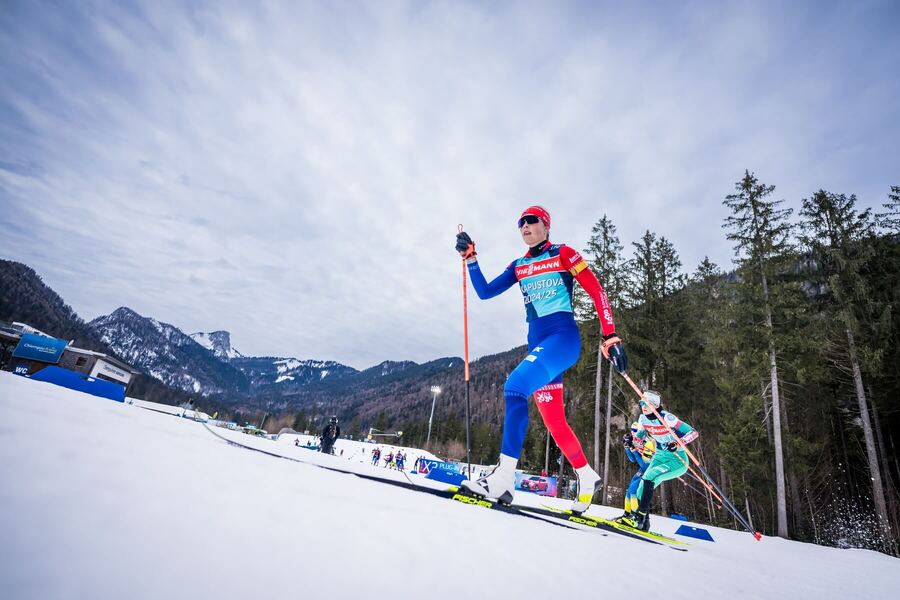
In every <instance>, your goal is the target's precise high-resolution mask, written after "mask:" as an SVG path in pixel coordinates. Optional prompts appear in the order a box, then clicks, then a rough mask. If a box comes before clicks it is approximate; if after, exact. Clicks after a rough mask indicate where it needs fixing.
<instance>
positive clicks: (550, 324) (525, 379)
mask: <svg viewBox="0 0 900 600" xmlns="http://www.w3.org/2000/svg"><path fill="white" fill-rule="evenodd" d="M580 354H581V336H580V335H579V333H578V326H577V325H576V324H575V319H573V318H572V315H571V313H556V314H553V315H548V316H547V317H541V318H539V319H536V320H535V321H532V322H531V323H530V324H529V329H528V356H526V357H525V359H524V360H523V361H522V362H520V363H519V365H518V366H517V367H516V368H515V369H514V370H513V372H512V373H510V374H509V377H508V378H507V379H506V385H505V386H504V387H503V398H504V401H505V402H506V418H505V420H504V423H503V444H502V446H501V449H500V452H501V453H503V454H505V455H506V456H511V457H513V458H519V456H520V455H521V453H522V445H523V444H524V443H525V432H526V431H528V397H529V396H531V395H532V394H534V393H535V392H536V391H538V390H539V389H541V388H542V387H544V386H546V385H548V384H558V385H557V386H551V387H553V388H555V389H554V390H553V392H552V393H550V392H547V394H548V395H547V401H546V402H545V403H542V402H541V401H540V400H539V403H538V407H539V408H540V409H541V416H542V417H543V418H544V422H545V423H546V424H547V427H548V429H549V430H550V433H551V434H552V435H553V439H554V440H556V443H557V444H558V445H559V446H560V448H561V449H562V451H563V453H564V454H565V455H566V458H568V459H569V461H570V462H571V463H572V464H573V466H575V467H576V468H579V467H581V466H582V464H579V463H582V461H583V462H584V463H586V461H584V458H583V453H582V452H581V444H579V443H578V440H577V438H575V435H574V434H573V433H572V430H571V428H569V426H568V423H566V421H565V411H564V408H563V405H562V374H563V371H565V370H566V369H568V368H569V367H571V366H572V365H574V364H575V363H576V362H577V361H578V356H579V355H580ZM551 396H552V397H553V398H552V400H551V399H550V398H551Z"/></svg>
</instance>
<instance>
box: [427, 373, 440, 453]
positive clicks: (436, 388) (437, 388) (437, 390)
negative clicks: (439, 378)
mask: <svg viewBox="0 0 900 600" xmlns="http://www.w3.org/2000/svg"><path fill="white" fill-rule="evenodd" d="M431 393H432V394H434V397H433V398H432V399H431V416H430V417H428V438H427V439H426V440H425V447H426V448H428V449H429V450H430V449H431V422H432V421H434V405H435V404H436V403H437V397H438V394H440V393H441V388H440V386H437V385H433V386H431Z"/></svg>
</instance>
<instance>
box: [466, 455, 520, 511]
mask: <svg viewBox="0 0 900 600" xmlns="http://www.w3.org/2000/svg"><path fill="white" fill-rule="evenodd" d="M518 462H519V461H518V460H517V459H515V458H513V457H511V456H505V455H503V454H501V455H500V462H499V463H498V464H497V465H496V466H495V467H494V468H493V469H491V470H490V471H489V472H488V473H487V475H485V476H484V477H479V478H478V479H476V480H474V481H472V480H471V479H467V480H465V481H463V482H462V484H461V486H460V487H462V488H463V489H464V490H466V491H468V492H471V493H473V494H475V495H476V496H483V497H485V498H491V499H494V500H497V501H498V502H502V503H503V504H512V501H513V490H514V489H515V487H516V464H518Z"/></svg>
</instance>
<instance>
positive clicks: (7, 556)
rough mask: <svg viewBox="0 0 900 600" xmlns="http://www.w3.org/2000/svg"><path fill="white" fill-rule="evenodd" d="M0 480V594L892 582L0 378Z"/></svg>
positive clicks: (856, 589)
mask: <svg viewBox="0 0 900 600" xmlns="http://www.w3.org/2000/svg"><path fill="white" fill-rule="evenodd" d="M232 435H239V434H234V433H232ZM243 437H244V438H246V439H250V440H252V441H253V442H254V443H258V444H269V445H270V446H265V447H276V448H278V449H279V450H280V451H284V452H297V453H303V454H299V456H303V457H310V456H312V457H313V458H314V459H315V460H317V461H322V462H323V463H324V464H330V465H334V466H341V467H343V466H348V465H352V467H353V468H354V469H369V471H368V472H370V473H387V471H386V470H385V469H381V468H376V467H367V466H366V465H365V464H362V463H358V462H356V461H353V462H349V461H347V460H344V459H342V458H340V457H332V456H324V455H321V454H315V453H312V452H311V451H309V450H303V449H301V448H296V449H295V448H292V447H291V445H290V444H288V443H283V442H274V441H269V440H264V439H254V438H250V437H249V436H243ZM395 475H396V476H399V475H400V474H395ZM0 481H2V484H0V532H2V537H0V540H2V541H0V548H2V555H0V590H2V591H3V593H2V595H3V597H4V598H16V599H28V598H85V599H87V598H91V599H104V598H110V599H121V598H129V599H131V598H191V599H196V598H217V599H220V598H221V599H225V598H259V597H291V598H305V597H313V596H319V595H322V596H323V597H328V598H333V599H339V598H361V597H391V598H425V597H427V598H448V599H449V598H454V599H456V598H460V597H462V598H467V599H468V598H492V599H496V598H522V597H523V596H524V597H533V598H543V597H562V598H573V599H580V598H596V599H601V598H622V597H626V596H632V595H636V594H637V595H652V596H653V597H659V598H667V599H676V598H691V599H694V600H696V599H698V598H703V599H714V598H731V597H735V598H800V597H803V598H806V597H811V598H816V599H817V600H819V599H826V598H842V599H843V598H864V597H881V598H885V597H891V596H893V595H894V594H895V593H896V589H897V587H898V584H900V560H897V559H894V558H890V557H888V556H885V555H882V554H878V553H875V552H870V551H863V550H837V549H833V548H824V547H818V546H814V545H810V544H800V543H796V542H788V541H785V540H781V539H777V538H765V539H764V540H763V541H762V542H756V541H754V540H753V539H752V538H751V537H750V536H749V535H748V534H743V533H738V532H733V531H728V530H722V529H712V533H713V536H714V537H715V538H716V540H717V541H716V543H714V544H712V543H708V542H700V541H696V542H693V543H692V545H691V547H690V551H689V552H675V551H673V550H671V549H669V548H665V547H661V546H652V545H650V544H646V543H643V542H640V541H633V540H629V539H626V538H620V537H618V536H602V535H600V534H599V533H597V532H583V531H572V530H567V529H563V528H561V527H555V526H551V525H548V524H546V523H543V522H540V521H535V520H531V519H524V518H521V517H516V516H509V515H506V514H502V513H497V512H494V511H488V510H484V509H479V508H473V507H468V506H464V505H461V504H457V503H454V502H451V501H448V500H443V499H439V498H434V497H431V496H428V495H425V494H418V493H415V492H410V491H407V490H403V489H399V488H395V487H392V486H387V485H384V484H380V483H377V482H371V481H366V480H362V479H360V478H357V477H354V476H353V475H345V474H340V473H334V472H330V471H327V470H325V469H320V468H317V467H315V466H311V465H303V464H298V463H296V462H291V461H286V460H280V459H277V458H272V457H269V456H265V455H263V454H260V453H256V452H252V451H249V450H244V449H241V448H236V447H234V446H231V445H229V444H226V443H225V442H223V441H221V440H219V439H217V438H215V437H213V436H212V435H211V434H210V433H209V432H207V431H206V430H205V429H204V427H203V425H202V424H200V423H197V422H194V421H190V420H187V419H180V418H177V417H173V416H169V415H165V414H161V413H158V412H154V411H148V410H143V409H141V408H139V407H136V406H131V405H126V404H119V403H115V402H111V401H108V400H103V399H99V398H95V397H92V396H88V395H85V394H81V393H78V392H73V391H70V390H66V389H63V388H59V387H56V386H53V385H52V384H47V383H40V382H34V381H31V380H29V379H26V378H22V377H18V376H14V375H11V374H9V373H5V372H0ZM528 499H529V500H531V501H537V500H536V497H534V496H529V498H528ZM605 510H606V511H607V514H614V513H615V512H616V511H615V510H614V509H612V508H608V509H605ZM653 524H654V529H657V530H659V531H660V532H662V533H671V532H672V531H673V530H674V527H675V524H674V523H673V522H670V521H668V520H667V519H662V518H655V519H654V521H653ZM644 567H646V568H644ZM663 590H665V591H663Z"/></svg>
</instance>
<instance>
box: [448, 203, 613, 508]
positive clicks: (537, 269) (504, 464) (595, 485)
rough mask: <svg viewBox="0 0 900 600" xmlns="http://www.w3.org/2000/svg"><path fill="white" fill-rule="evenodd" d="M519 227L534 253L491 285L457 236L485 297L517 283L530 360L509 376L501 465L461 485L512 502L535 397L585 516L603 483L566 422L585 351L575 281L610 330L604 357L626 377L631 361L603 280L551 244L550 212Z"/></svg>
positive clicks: (531, 213) (465, 238)
mask: <svg viewBox="0 0 900 600" xmlns="http://www.w3.org/2000/svg"><path fill="white" fill-rule="evenodd" d="M518 225H519V233H520V235H521V236H522V241H524V242H525V244H526V245H527V246H528V252H527V253H526V254H525V256H523V257H522V258H518V259H516V260H514V261H513V262H511V263H510V264H509V266H508V267H506V270H505V271H503V273H501V274H500V276H498V277H497V278H496V279H494V280H493V281H491V282H490V283H488V282H487V280H485V278H484V275H482V273H481V268H480V267H479V266H478V260H477V258H476V254H475V243H474V242H473V241H472V238H471V237H469V235H468V234H467V233H465V232H460V233H459V234H458V235H457V236H456V250H457V251H458V252H459V253H460V256H462V257H463V258H464V259H465V260H466V263H467V265H468V269H469V275H470V276H471V279H472V286H473V287H474V288H475V292H476V293H477V294H478V297H479V298H481V299H482V300H487V299H488V298H493V297H494V296H497V295H499V294H501V293H503V292H504V291H506V290H507V289H509V288H510V287H512V285H513V284H515V283H517V282H518V284H519V288H520V289H521V290H522V296H523V297H524V300H525V313H526V320H527V321H528V355H527V356H526V357H525V359H524V360H523V361H522V362H521V363H519V365H518V366H517V367H516V368H515V369H514V370H513V372H512V373H510V374H509V377H508V378H507V380H506V385H505V386H504V388H503V398H504V401H505V403H506V416H505V420H504V423H503V443H502V446H501V449H500V459H499V461H498V464H497V466H495V467H494V468H493V469H492V470H491V471H490V472H489V473H487V474H486V475H485V476H484V477H480V478H478V479H476V480H474V481H471V480H468V481H464V482H463V484H462V485H463V487H464V488H466V489H468V490H469V491H470V492H473V493H475V494H478V495H481V496H485V497H487V498H495V499H497V500H500V501H503V502H511V501H512V498H513V488H514V486H515V474H516V465H517V464H518V461H519V456H520V454H521V452H522V445H523V443H524V442H525V432H526V431H527V429H528V397H529V396H531V395H532V394H533V395H534V400H535V402H536V403H537V406H538V409H539V410H540V413H541V417H542V418H543V420H544V423H545V424H546V425H547V429H548V430H549V431H550V434H551V435H552V436H553V439H554V441H556V444H557V446H559V448H560V450H562V452H563V454H564V455H565V457H566V459H567V460H568V461H569V462H570V463H571V464H572V467H573V468H574V469H575V473H576V474H577V476H578V491H577V498H576V499H575V502H574V504H573V506H572V510H574V511H576V512H582V511H584V510H586V509H587V508H588V506H589V505H590V503H591V500H592V499H593V497H594V494H595V493H596V491H597V490H598V489H599V488H600V484H601V480H600V476H599V475H598V474H597V473H596V472H595V471H594V470H593V469H592V468H591V467H590V465H588V462H587V458H586V457H585V455H584V451H583V450H582V448H581V443H580V442H579V441H578V438H577V437H576V436H575V433H574V432H573V431H572V428H571V427H570V426H569V423H568V422H567V421H566V413H565V407H564V406H563V383H562V374H563V372H564V371H565V370H566V369H568V368H569V367H571V366H572V365H574V364H575V363H576V361H577V360H578V356H579V354H580V353H581V338H580V335H579V332H578V325H577V324H576V323H575V316H574V314H573V310H572V291H573V282H574V281H578V283H579V284H580V285H581V287H583V288H584V290H585V291H586V292H587V293H588V294H589V295H590V296H591V298H592V299H593V301H594V306H595V308H596V309H597V314H598V315H599V318H600V328H601V330H602V333H603V343H602V345H601V351H602V353H603V356H604V357H606V358H607V359H608V360H609V361H610V362H611V363H612V364H613V366H614V367H615V368H616V370H618V371H619V372H620V373H623V372H625V371H626V369H627V368H628V359H627V356H626V354H625V349H624V348H623V347H622V342H621V340H620V339H619V338H618V336H616V331H615V330H616V328H615V323H614V322H613V315H612V309H611V308H610V306H609V300H608V299H607V297H606V293H605V292H604V291H603V288H602V287H601V286H600V282H599V281H597V277H596V276H595V275H594V273H593V272H592V271H591V270H590V269H589V268H588V265H587V263H586V262H585V260H584V259H583V258H582V257H581V255H580V254H579V253H578V252H577V251H575V250H574V249H572V248H570V247H569V246H566V245H564V244H551V243H550V239H549V237H550V235H549V234H550V214H549V213H548V212H547V210H546V209H544V208H542V207H540V206H531V207H529V208H526V209H525V211H524V212H522V215H521V216H520V217H519V221H518Z"/></svg>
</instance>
